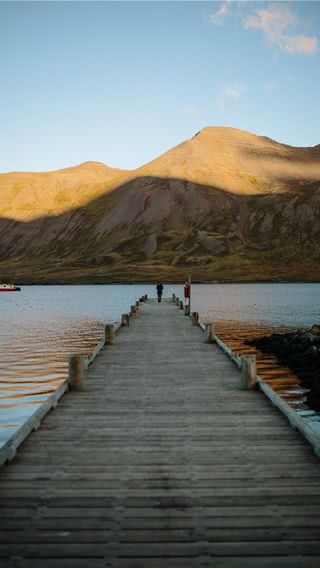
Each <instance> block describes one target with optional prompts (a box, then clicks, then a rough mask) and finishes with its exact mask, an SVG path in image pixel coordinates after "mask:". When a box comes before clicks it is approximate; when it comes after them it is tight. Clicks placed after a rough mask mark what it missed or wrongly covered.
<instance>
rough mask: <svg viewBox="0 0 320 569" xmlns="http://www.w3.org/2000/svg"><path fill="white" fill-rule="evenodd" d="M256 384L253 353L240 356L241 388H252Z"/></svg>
mask: <svg viewBox="0 0 320 569" xmlns="http://www.w3.org/2000/svg"><path fill="white" fill-rule="evenodd" d="M256 385H257V369H256V356H255V354H244V355H242V356H241V389H254V388H255V387H256Z"/></svg>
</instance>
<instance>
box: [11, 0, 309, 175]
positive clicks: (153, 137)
mask: <svg viewBox="0 0 320 569" xmlns="http://www.w3.org/2000/svg"><path fill="white" fill-rule="evenodd" d="M0 53H1V59H0V76H1V79H2V81H1V89H0V124H1V136H0V157H1V158H0V171H1V172H5V171H11V170H50V169H54V168H61V167H65V166H70V165H73V164H77V163H80V162H84V161H86V160H98V161H102V162H104V163H106V164H108V165H110V166H114V167H120V168H134V167H137V166H139V165H141V164H143V163H145V162H147V161H149V160H151V159H153V158H155V157H156V156H158V155H159V154H161V153H162V152H164V151H166V150H167V149H169V148H171V147H172V146H174V145H176V144H178V143H179V142H181V141H182V140H184V139H187V138H189V137H191V136H193V134H195V133H196V132H197V131H198V130H200V129H201V128H202V127H204V126H209V125H225V126H233V127H237V128H242V129H245V130H249V131H251V132H255V133H257V134H261V135H265V136H270V137H271V138H274V139H276V140H278V141H279V142H284V143H287V144H291V145H296V146H313V145H315V144H320V128H319V127H320V104H319V101H320V2H308V1H303V2H286V1H281V2H263V1H262V2H238V1H234V2H231V1H223V2H215V1H208V2H202V1H194V2H192V1H189V2H184V1H180V2H175V1H167V2H166V1H159V2H151V1H150V2H148V1H144V2H136V1H129V2H121V1H116V2H95V1H80V2H78V1H70V2H64V1H51V2H40V1H35V2H29V1H22V2H15V1H8V2H5V1H0Z"/></svg>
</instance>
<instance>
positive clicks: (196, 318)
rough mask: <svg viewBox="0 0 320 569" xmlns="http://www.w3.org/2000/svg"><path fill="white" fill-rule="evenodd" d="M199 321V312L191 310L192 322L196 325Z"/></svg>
mask: <svg viewBox="0 0 320 569" xmlns="http://www.w3.org/2000/svg"><path fill="white" fill-rule="evenodd" d="M198 323H199V312H192V324H193V325H194V326H198Z"/></svg>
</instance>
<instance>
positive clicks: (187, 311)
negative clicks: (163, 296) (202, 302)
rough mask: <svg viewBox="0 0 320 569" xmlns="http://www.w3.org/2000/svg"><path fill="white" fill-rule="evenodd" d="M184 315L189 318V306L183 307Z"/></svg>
mask: <svg viewBox="0 0 320 569" xmlns="http://www.w3.org/2000/svg"><path fill="white" fill-rule="evenodd" d="M184 314H185V316H190V304H185V305H184Z"/></svg>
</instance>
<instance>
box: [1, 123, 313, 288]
mask: <svg viewBox="0 0 320 569" xmlns="http://www.w3.org/2000/svg"><path fill="white" fill-rule="evenodd" d="M0 216H1V217H0V238H1V239H0V274H1V280H16V281H19V282H111V281H114V280H116V281H126V282H127V281H137V280H140V281H141V280H149V279H151V280H154V279H157V278H162V279H163V280H180V279H183V278H185V275H186V274H187V273H189V272H191V273H192V277H193V278H194V279H195V280H205V281H212V280H320V145H318V146H315V147H313V148H294V147H290V146H287V145H283V144H279V143H277V142H275V141H273V140H271V139H269V138H266V137H259V136H256V135H253V134H250V133H247V132H244V131H241V130H237V129H231V128H222V127H219V128H218V127H208V128H205V129H203V130H201V131H200V132H199V133H197V134H196V135H195V136H194V137H193V138H191V139H190V140H188V141H186V142H183V143H182V144H179V145H178V146H176V147H175V148H173V149H171V150H169V151H168V152H166V153H165V154H163V155H162V156H160V157H158V158H156V159H155V160H153V161H151V162H149V163H148V164H146V165H144V166H142V167H141V168H138V169H136V170H130V171H129V170H118V169H112V168H109V167H107V166H105V165H103V164H101V163H97V162H88V163H84V164H81V165H79V166H76V167H73V168H67V169H64V170H57V171H55V172H45V173H16V172H12V173H9V174H1V175H0Z"/></svg>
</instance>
